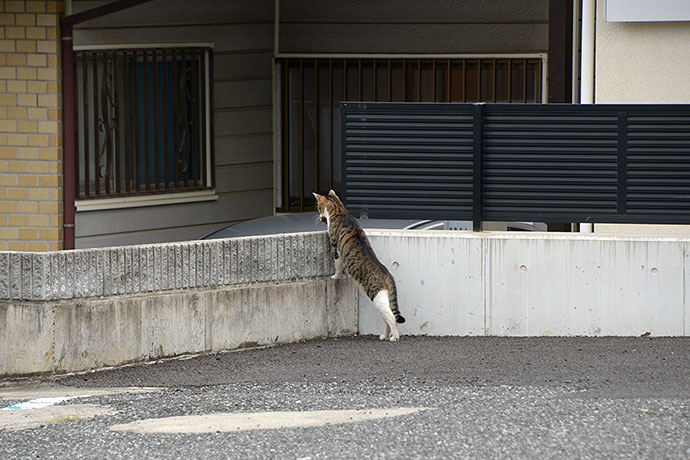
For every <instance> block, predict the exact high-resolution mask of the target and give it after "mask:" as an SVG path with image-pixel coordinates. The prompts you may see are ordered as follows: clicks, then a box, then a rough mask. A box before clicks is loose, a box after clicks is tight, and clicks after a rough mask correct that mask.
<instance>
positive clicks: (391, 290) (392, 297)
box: [388, 277, 405, 323]
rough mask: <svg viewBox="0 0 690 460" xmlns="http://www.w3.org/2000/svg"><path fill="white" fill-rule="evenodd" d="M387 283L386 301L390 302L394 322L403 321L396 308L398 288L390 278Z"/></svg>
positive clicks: (403, 318)
mask: <svg viewBox="0 0 690 460" xmlns="http://www.w3.org/2000/svg"><path fill="white" fill-rule="evenodd" d="M391 278H392V277H391ZM388 284H389V286H388V302H389V303H390V307H391V311H392V312H393V316H395V322H396V323H404V322H405V317H404V316H403V315H401V314H400V310H399V309H398V290H397V289H396V288H395V281H393V280H392V279H391V282H390V283H388Z"/></svg>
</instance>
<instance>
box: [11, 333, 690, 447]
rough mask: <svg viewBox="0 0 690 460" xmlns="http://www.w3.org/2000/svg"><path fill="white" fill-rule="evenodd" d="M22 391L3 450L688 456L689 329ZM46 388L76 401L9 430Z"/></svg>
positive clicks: (216, 362)
mask: <svg viewBox="0 0 690 460" xmlns="http://www.w3.org/2000/svg"><path fill="white" fill-rule="evenodd" d="M29 387H30V385H27V383H22V384H20V385H12V386H7V385H5V386H0V397H2V398H3V399H1V400H0V409H2V408H5V407H16V408H17V409H10V410H7V411H2V410H0V458H2V459H3V460H4V459H7V460H11V459H28V458H55V459H62V458H64V459H95V458H106V459H111V458H112V459H138V458H147V459H148V458H155V459H196V458H199V459H227V458H242V459H244V458H247V459H265V458H276V459H302V460H306V459H331V458H333V459H340V458H348V459H349V458H381V459H384V458H386V459H387V458H425V459H426V458H430V459H433V458H439V459H441V458H506V459H523V458H524V459H535V458H559V459H560V458H583V459H589V458H591V459H604V458H606V459H610V458H649V459H663V458H673V459H680V458H690V338H657V337H644V338H550V337H544V338H495V337H402V338H401V341H400V342H398V343H390V342H380V341H379V340H377V339H376V338H374V337H368V336H367V337H347V338H339V339H325V340H315V341H310V342H304V343H296V344H290V345H283V346H277V347H273V348H264V349H255V350H244V351H239V352H232V353H224V354H218V355H206V356H198V357H192V358H189V359H175V360H168V361H164V362H158V363H154V364H149V365H136V366H129V367H123V368H119V369H113V370H108V371H99V372H93V373H86V374H81V375H73V376H69V377H64V378H58V379H55V380H54V381H53V382H44V383H43V384H42V385H39V386H38V387H36V386H35V385H34V387H33V388H34V391H33V392H31V391H28V390H29ZM139 387H147V388H146V389H144V390H142V391H135V388H139ZM36 388H38V389H36ZM98 390H100V391H98ZM41 395H44V396H46V397H55V396H60V395H67V396H65V397H71V398H72V399H63V400H59V401H57V402H56V403H54V404H52V405H51V406H50V408H49V409H50V410H51V411H53V412H51V413H50V414H49V415H42V417H43V418H41V417H38V418H35V419H34V420H33V422H31V423H33V425H32V424H31V423H28V424H27V425H22V426H23V427H24V428H22V429H18V428H17V427H18V426H19V425H18V424H17V422H16V420H18V417H19V415H21V414H29V413H30V412H27V411H31V410H33V411H35V414H36V415H37V416H38V415H41V413H40V411H41V410H43V411H45V410H48V409H45V408H44V409H22V408H21V407H22V405H23V404H24V405H28V404H29V402H30V401H32V402H33V404H36V403H41V400H40V399H39V398H40V397H41ZM75 396H79V397H75ZM46 401H47V400H46ZM50 402H52V401H48V403H50ZM77 409H79V411H77ZM55 411H58V412H55ZM70 411H72V412H73V413H74V415H70V414H71V413H72V412H70ZM81 411H83V412H81ZM290 412H296V414H295V415H294V417H292V416H291V415H290ZM8 413H11V414H12V415H8ZM17 414H19V415H17ZM238 415H239V416H242V415H246V416H251V417H254V418H248V419H246V420H244V421H241V420H240V421H238V420H236V419H237V416H238ZM3 416H4V417H5V419H4V420H6V421H7V420H9V422H7V423H6V424H5V425H3V424H2V423H3ZM322 416H323V417H322ZM8 417H15V418H14V419H12V418H8ZM227 417H234V418H230V419H229V418H227ZM262 417H263V418H262ZM324 417H325V418H324ZM271 420H272V421H274V422H275V424H274V425H273V426H270V425H267V424H264V423H267V422H270V421H271ZM286 420H287V422H285V421H286ZM305 420H306V422H304V421H305ZM162 422H165V429H161V428H160V426H161V425H160V423H162ZM221 422H222V423H221ZM303 422H304V423H303ZM307 422H308V423H307ZM305 423H306V424H305ZM147 424H148V425H147ZM156 424H157V425H156ZM254 424H256V425H254ZM145 426H158V431H146V430H143V431H139V428H142V427H145ZM3 427H4V428H3ZM123 427H124V428H123Z"/></svg>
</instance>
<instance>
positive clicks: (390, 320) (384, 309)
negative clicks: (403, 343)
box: [374, 289, 400, 342]
mask: <svg viewBox="0 0 690 460" xmlns="http://www.w3.org/2000/svg"><path fill="white" fill-rule="evenodd" d="M374 305H376V308H378V310H379V311H380V312H381V315H383V319H384V321H386V331H385V333H384V336H388V334H390V341H391V342H397V341H398V340H400V332H398V324H397V323H396V322H395V316H393V311H391V306H390V300H389V299H388V289H382V290H380V291H379V292H378V294H376V295H375V296H374ZM389 329H390V330H389ZM381 337H383V336H381ZM383 340H385V339H383Z"/></svg>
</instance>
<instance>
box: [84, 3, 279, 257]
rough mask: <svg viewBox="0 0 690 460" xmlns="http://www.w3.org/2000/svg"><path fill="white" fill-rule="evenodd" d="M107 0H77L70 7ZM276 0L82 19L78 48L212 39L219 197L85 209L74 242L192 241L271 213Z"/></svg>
mask: <svg viewBox="0 0 690 460" xmlns="http://www.w3.org/2000/svg"><path fill="white" fill-rule="evenodd" d="M105 3H109V2H103V1H89V0H75V1H73V2H72V5H73V13H78V12H80V11H83V10H85V9H90V8H94V7H96V6H99V5H102V4H105ZM273 7H274V3H273V0H256V1H248V0H242V1H214V0H195V1H194V2H189V1H186V0H154V1H152V2H150V3H147V4H144V5H140V6H137V7H134V8H131V9H129V10H125V11H121V12H119V13H115V14H112V15H109V16H106V17H103V18H100V19H97V20H93V21H89V22H86V23H84V24H82V25H81V26H79V27H78V28H77V29H76V30H75V33H74V43H75V45H97V44H141V43H147V44H148V43H152V44H153V43H191V42H196V43H199V42H204V43H206V42H212V43H213V44H214V48H213V65H214V82H213V92H214V129H215V159H216V170H215V178H216V191H217V194H218V200H217V201H210V202H199V203H187V204H178V205H165V206H150V207H140V208H129V209H117V210H105V211H84V212H78V213H77V217H76V246H77V247H78V248H85V247H103V246H110V245H122V244H141V243H149V242H164V241H180V240H187V239H196V238H199V237H200V236H203V235H204V234H205V233H208V232H210V231H212V230H215V229H217V228H220V227H223V226H224V225H226V224H228V223H230V222H236V221H241V220H246V219H251V218H254V217H261V216H266V215H271V214H273V178H272V171H273V164H272V158H273V154H272V122H271V120H272V106H271V104H272V84H271V78H272V68H271V66H272V51H273Z"/></svg>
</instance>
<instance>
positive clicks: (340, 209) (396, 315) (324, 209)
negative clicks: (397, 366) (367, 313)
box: [314, 190, 405, 342]
mask: <svg viewBox="0 0 690 460" xmlns="http://www.w3.org/2000/svg"><path fill="white" fill-rule="evenodd" d="M314 198H316V209H317V211H318V212H319V215H320V217H321V221H322V222H323V223H325V224H327V225H328V235H329V236H330V238H331V244H332V245H333V248H334V249H335V275H333V276H332V278H333V279H336V278H339V277H340V276H341V275H342V274H343V270H344V271H345V273H348V274H349V275H350V276H351V277H352V278H353V279H354V280H355V281H356V282H357V284H358V285H359V287H360V288H361V289H362V291H364V293H365V294H366V295H367V296H369V298H370V299H371V300H373V301H374V305H376V307H377V308H378V309H379V311H380V312H381V315H383V319H384V322H385V323H386V330H385V332H384V333H383V335H381V336H380V337H379V338H380V339H381V340H387V339H388V338H390V340H391V342H397V341H398V340H400V333H399V332H398V325H397V323H404V322H405V318H403V316H402V315H401V314H400V310H398V295H397V291H396V289H395V280H394V279H393V275H391V274H390V272H389V271H388V269H386V267H385V266H384V265H383V264H382V263H381V262H379V260H378V259H377V258H376V254H374V250H373V249H372V247H371V244H369V240H368V239H367V236H366V235H365V234H364V231H363V230H362V228H361V227H360V226H359V224H358V223H357V219H355V218H354V217H352V215H351V214H350V213H349V212H347V209H345V206H344V205H343V203H342V201H340V198H338V195H336V194H335V192H334V191H333V190H331V191H330V192H328V196H324V195H319V194H318V193H314Z"/></svg>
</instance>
